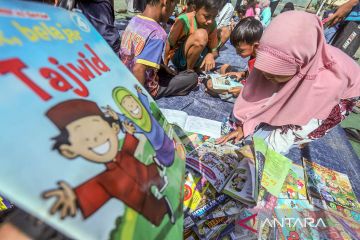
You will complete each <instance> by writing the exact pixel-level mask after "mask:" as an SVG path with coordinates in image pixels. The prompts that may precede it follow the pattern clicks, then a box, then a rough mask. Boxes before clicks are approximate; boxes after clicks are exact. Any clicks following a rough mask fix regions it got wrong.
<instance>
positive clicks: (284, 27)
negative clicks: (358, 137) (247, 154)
mask: <svg viewBox="0 0 360 240" xmlns="http://www.w3.org/2000/svg"><path fill="white" fill-rule="evenodd" d="M257 69H259V70H262V71H264V72H268V73H271V74H275V75H288V76H290V75H294V76H293V77H292V78H291V79H290V80H289V81H288V82H286V83H282V84H277V83H272V82H271V81H269V80H267V79H266V78H265V77H264V76H263V75H262V73H261V72H260V71H259V70H257ZM359 95H360V67H359V66H358V64H357V63H356V62H355V61H353V60H352V59H351V58H350V57H348V56H347V55H346V54H345V53H343V52H341V50H339V49H336V48H334V47H332V46H330V45H328V44H326V43H325V38H324V35H323V29H322V25H321V22H320V20H319V19H318V18H317V17H316V16H315V15H313V14H310V13H305V12H299V11H289V12H285V13H282V14H280V15H279V16H277V17H276V18H274V20H273V21H272V22H271V24H270V25H269V26H268V27H267V28H266V30H265V32H264V34H263V36H262V38H261V40H260V45H259V48H258V51H257V53H256V61H255V69H254V70H253V71H252V72H251V74H250V76H249V78H248V81H247V83H246V85H245V87H244V89H243V91H242V92H241V94H240V96H239V97H238V99H237V100H236V102H235V106H234V110H233V113H234V116H235V117H236V118H237V119H238V120H239V121H241V122H242V123H243V130H244V136H248V135H249V134H252V133H253V132H254V130H255V128H256V127H257V126H258V125H259V124H260V123H267V124H269V125H272V126H283V125H287V124H293V125H299V126H304V125H306V124H307V123H308V122H309V121H310V120H311V119H313V118H315V119H322V120H323V119H326V118H327V117H328V116H329V114H330V112H331V110H332V109H333V107H334V106H335V105H336V104H338V103H339V101H340V99H346V98H352V97H357V96H359Z"/></svg>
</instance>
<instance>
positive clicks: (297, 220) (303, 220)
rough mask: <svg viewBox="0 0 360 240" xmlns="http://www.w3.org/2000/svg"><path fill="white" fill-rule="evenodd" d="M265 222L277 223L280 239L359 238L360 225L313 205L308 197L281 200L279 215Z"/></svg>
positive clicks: (323, 239)
mask: <svg viewBox="0 0 360 240" xmlns="http://www.w3.org/2000/svg"><path fill="white" fill-rule="evenodd" d="M264 224H267V225H271V226H277V228H278V230H279V236H278V239H281V240H287V239H319V240H328V239H349V240H350V239H359V237H360V235H359V232H360V229H359V225H358V224H355V223H353V222H351V221H348V220H342V221H339V219H337V218H336V217H334V215H332V214H331V213H330V212H328V211H325V210H323V209H320V208H317V207H316V206H313V205H310V203H309V201H308V200H295V199H279V200H278V205H277V206H276V207H275V217H274V218H273V219H268V220H267V221H266V222H265V223H264Z"/></svg>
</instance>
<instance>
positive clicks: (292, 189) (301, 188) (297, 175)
mask: <svg viewBox="0 0 360 240" xmlns="http://www.w3.org/2000/svg"><path fill="white" fill-rule="evenodd" d="M279 198H288V199H302V200H305V199H307V196H306V187H305V178H304V168H303V167H302V166H299V165H297V164H294V163H293V164H292V165H291V168H290V170H289V173H288V175H287V176H286V178H285V182H284V185H283V186H282V188H281V192H280V194H279Z"/></svg>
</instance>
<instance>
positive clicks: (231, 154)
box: [186, 141, 241, 192]
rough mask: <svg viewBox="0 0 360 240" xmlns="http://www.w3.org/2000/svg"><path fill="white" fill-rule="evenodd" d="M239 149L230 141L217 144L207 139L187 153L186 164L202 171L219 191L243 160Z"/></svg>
mask: <svg viewBox="0 0 360 240" xmlns="http://www.w3.org/2000/svg"><path fill="white" fill-rule="evenodd" d="M237 149H238V148H237V147H236V146H234V145H232V144H230V143H226V144H224V145H217V144H215V143H214V142H210V141H207V142H205V143H204V144H203V145H201V146H199V147H198V148H196V149H195V150H194V151H192V152H190V153H189V154H188V155H187V157H186V165H187V166H189V167H190V168H192V169H194V170H195V171H197V172H200V173H201V174H202V175H203V176H204V177H205V178H206V179H207V180H208V181H209V182H210V184H211V185H213V187H214V188H215V189H216V191H217V192H221V190H222V189H223V187H224V186H225V184H226V182H227V179H228V178H229V177H230V176H231V175H232V173H233V171H234V170H235V168H236V166H237V165H238V163H239V161H240V160H241V159H240V158H239V157H238V154H237V152H236V150H237Z"/></svg>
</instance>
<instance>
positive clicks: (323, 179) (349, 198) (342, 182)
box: [303, 158, 360, 222]
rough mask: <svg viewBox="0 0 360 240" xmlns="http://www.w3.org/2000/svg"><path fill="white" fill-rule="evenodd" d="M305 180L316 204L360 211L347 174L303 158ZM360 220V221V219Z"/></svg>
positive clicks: (321, 206)
mask: <svg viewBox="0 0 360 240" xmlns="http://www.w3.org/2000/svg"><path fill="white" fill-rule="evenodd" d="M303 164H304V169H305V176H306V178H305V180H306V181H305V182H306V188H307V191H308V197H309V200H310V201H311V202H312V203H313V204H314V205H316V206H318V207H320V208H325V209H328V208H329V209H334V207H333V205H336V206H339V207H336V208H335V209H336V210H335V211H339V210H341V208H346V209H348V210H350V211H354V212H358V213H360V203H359V202H358V201H357V199H356V196H355V193H354V192H353V190H352V187H351V183H350V181H349V178H348V176H347V175H345V174H343V173H340V172H337V171H335V170H332V169H329V168H326V167H323V166H321V165H319V164H317V163H314V162H310V161H308V160H307V159H305V158H303ZM359 222H360V221H359Z"/></svg>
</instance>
